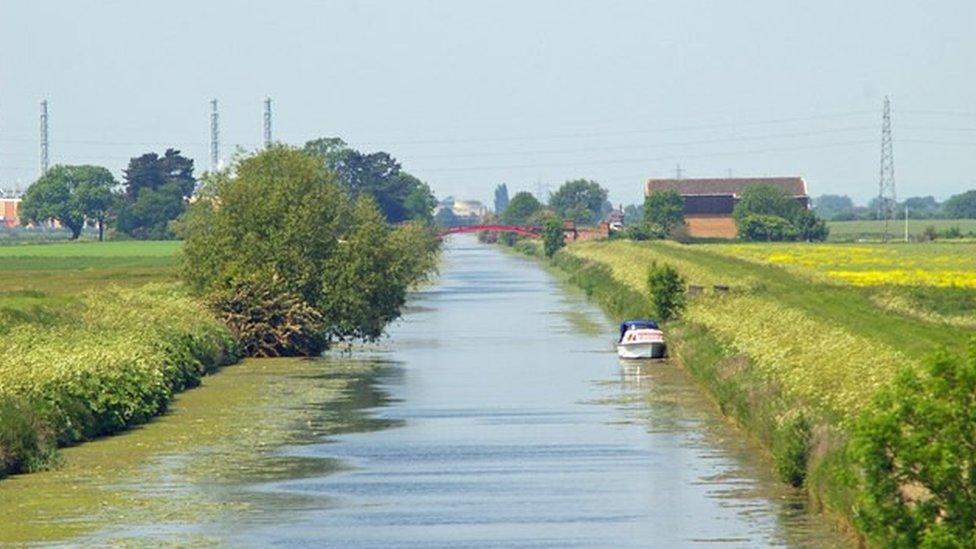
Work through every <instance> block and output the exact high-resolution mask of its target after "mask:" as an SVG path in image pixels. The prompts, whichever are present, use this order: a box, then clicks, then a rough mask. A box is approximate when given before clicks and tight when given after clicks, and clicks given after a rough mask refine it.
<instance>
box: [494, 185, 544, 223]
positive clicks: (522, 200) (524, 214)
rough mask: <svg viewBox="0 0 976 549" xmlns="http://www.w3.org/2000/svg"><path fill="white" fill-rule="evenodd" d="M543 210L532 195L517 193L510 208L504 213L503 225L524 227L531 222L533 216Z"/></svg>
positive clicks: (509, 204) (524, 192) (522, 192)
mask: <svg viewBox="0 0 976 549" xmlns="http://www.w3.org/2000/svg"><path fill="white" fill-rule="evenodd" d="M541 209H542V204H541V203H540V202H539V201H538V200H536V198H535V197H534V196H532V193H529V192H526V191H521V192H518V193H515V196H513V197H512V200H510V201H509V203H508V207H506V208H505V212H504V213H502V223H504V224H506V225H524V224H526V223H528V222H529V220H530V219H531V218H532V216H533V215H535V214H536V213H538V212H539V211H540V210H541Z"/></svg>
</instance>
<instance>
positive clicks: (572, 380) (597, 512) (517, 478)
mask: <svg viewBox="0 0 976 549" xmlns="http://www.w3.org/2000/svg"><path fill="white" fill-rule="evenodd" d="M615 330H616V326H615V325H614V324H612V323H611V322H610V321H609V320H608V319H607V318H606V317H605V315H603V314H602V313H601V312H600V311H599V310H598V309H596V308H595V307H594V306H593V305H592V304H590V303H588V302H587V301H586V299H585V297H584V296H582V295H581V293H580V292H578V291H577V290H575V289H574V288H571V287H568V286H566V285H564V284H562V283H560V282H559V281H557V280H556V279H554V278H553V277H552V276H551V275H549V274H548V273H546V272H545V271H543V270H542V269H540V268H539V266H538V265H537V264H535V263H534V262H533V261H531V260H528V259H525V258H522V257H518V256H514V255H510V254H506V253H504V252H502V251H500V250H498V249H497V248H495V247H491V246H485V245H480V244H478V243H476V242H475V241H474V239H473V238H467V237H454V238H452V239H451V240H450V241H449V242H448V243H447V245H446V250H445V257H444V263H443V265H442V272H441V275H440V277H439V278H438V280H437V281H436V283H435V284H433V285H431V286H429V287H427V288H425V289H423V290H421V291H418V292H417V293H416V294H415V295H413V296H412V297H411V299H410V301H409V303H408V307H407V309H406V310H405V314H404V317H403V319H402V320H401V321H400V322H398V323H397V324H396V325H395V326H393V327H391V329H390V331H389V335H390V337H389V338H387V339H385V340H384V341H383V342H382V343H380V344H379V345H377V346H371V347H368V348H367V349H365V350H355V351H353V352H351V353H341V352H336V353H333V354H330V355H329V356H326V357H324V358H321V359H315V360H295V359H290V360H284V359H280V360H248V361H245V362H244V363H242V364H240V365H237V366H232V367H228V368H226V369H225V370H224V371H223V372H221V373H220V374H218V375H215V376H211V377H209V378H207V379H206V381H205V383H204V386H203V388H202V389H195V390H191V391H188V392H186V393H184V394H183V395H180V396H179V397H178V399H177V400H176V401H175V403H174V406H173V408H172V411H171V412H170V413H168V414H167V415H166V416H164V417H162V418H159V419H157V420H155V421H153V422H152V423H150V424H148V425H146V426H144V427H142V428H138V429H134V430H132V431H129V432H126V433H124V434H121V435H118V436H115V437H109V438H106V439H102V440H99V441H96V442H91V443H87V444H83V445H81V446H78V447H75V448H69V449H66V450H65V451H64V453H63V464H62V466H61V467H60V468H59V469H57V470H54V471H49V472H42V473H36V474H31V475H21V476H17V477H13V478H10V479H6V480H3V481H0V542H50V543H57V544H84V545H93V544H94V545H100V544H134V545H158V544H191V545H205V544H213V545H234V546H238V545H269V544H280V545H313V546H321V545H330V546H343V547H388V546H399V547H425V548H426V547H441V546H445V547H446V546H472V547H511V546H515V547H573V546H605V547H628V546H635V547H647V546H654V547H679V546H696V545H704V546H722V547H757V546H789V547H834V546H843V545H845V543H847V542H846V541H845V540H844V538H843V537H841V536H839V535H838V534H836V533H834V532H833V531H832V530H831V528H829V526H828V524H827V523H828V521H827V520H826V519H825V518H824V517H822V516H820V515H817V514H815V513H811V512H809V511H808V510H807V509H806V504H805V500H804V498H803V497H802V496H801V495H800V494H798V493H796V492H794V491H792V490H790V489H789V488H787V487H785V486H783V485H781V484H779V483H777V482H776V481H775V480H774V479H773V478H772V476H771V474H770V465H769V463H768V462H766V461H764V460H763V459H761V458H759V457H757V456H759V455H761V452H760V451H759V450H758V448H756V447H755V446H753V444H752V443H751V442H750V441H749V439H748V437H746V436H745V434H744V433H742V432H741V431H739V430H737V429H735V428H734V427H732V426H731V425H730V424H729V423H728V422H726V421H725V420H723V419H722V418H721V417H720V416H719V415H718V412H717V410H716V409H715V406H714V405H713V404H712V403H711V402H710V401H709V400H708V398H707V397H706V396H705V395H704V394H703V392H702V390H701V389H700V388H699V387H698V386H697V385H696V384H695V382H694V380H693V379H691V378H690V377H689V376H688V375H687V374H686V373H685V372H684V371H683V370H681V369H680V368H678V367H676V366H675V365H673V364H668V363H663V364H655V365H652V366H649V367H645V368H641V369H639V370H635V369H633V368H630V367H625V366H623V365H622V364H621V363H620V362H619V361H618V359H617V357H616V355H615V353H614V352H613V351H612V346H611V339H612V337H613V336H614V333H615Z"/></svg>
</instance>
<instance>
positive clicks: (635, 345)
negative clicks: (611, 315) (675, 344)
mask: <svg viewBox="0 0 976 549" xmlns="http://www.w3.org/2000/svg"><path fill="white" fill-rule="evenodd" d="M666 351H667V346H666V345H665V343H664V332H662V331H661V330H660V328H658V325H657V322H654V321H653V320H628V321H626V322H624V323H622V324H621V325H620V339H619V340H617V355H618V356H619V357H620V358H664V355H665V353H666Z"/></svg>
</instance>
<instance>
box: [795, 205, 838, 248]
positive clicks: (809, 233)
mask: <svg viewBox="0 0 976 549" xmlns="http://www.w3.org/2000/svg"><path fill="white" fill-rule="evenodd" d="M793 226H794V227H795V228H796V237H797V239H799V240H803V241H805V242H823V241H825V240H827V237H828V236H829V235H830V228H829V227H827V223H826V222H824V220H823V219H821V218H820V217H817V214H815V213H813V212H812V211H810V210H800V213H798V214H797V215H796V217H795V218H794V219H793Z"/></svg>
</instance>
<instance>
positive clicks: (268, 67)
mask: <svg viewBox="0 0 976 549" xmlns="http://www.w3.org/2000/svg"><path fill="white" fill-rule="evenodd" d="M974 29H976V2H974V1H973V0H958V1H945V2H916V1H911V2H909V1H890V0H888V1H881V0H878V1H856V2H853V1H849V0H847V1H824V0H817V1H810V2H793V1H790V2H786V1H782V0H777V1H731V0H730V1H721V2H720V1H713V2H694V1H690V2H689V1H681V2H678V1H670V2H651V1H643V2H640V1H634V2H596V1H593V2H581V1H565V0H562V1H528V0H521V1H483V2H462V1H454V2H448V1H446V0H445V1H436V2H435V1H402V0H398V1H392V0H390V1H384V2H353V1H328V0H278V1H274V2H272V1H265V2H244V1H237V2H234V1H214V0H207V1H182V0H169V1H165V2H159V1H157V2H148V1H137V0H124V1H121V0H120V1H110V0H99V1H91V0H70V1H67V0H66V1H45V0H30V1H28V0H0V186H7V187H9V186H13V185H16V184H20V185H21V186H26V185H27V184H28V183H30V182H31V181H33V180H34V179H35V178H36V177H37V172H38V168H37V164H38V152H37V151H38V143H37V126H38V103H39V101H40V100H41V99H42V98H47V99H48V100H49V101H50V112H51V124H50V125H51V159H52V162H53V163H97V164H103V165H106V166H109V167H110V168H112V169H113V170H115V171H116V172H117V173H118V172H120V170H121V168H122V167H123V166H124V165H125V163H126V161H127V159H128V158H129V157H131V156H135V155H138V154H141V153H143V152H146V151H148V150H157V151H161V150H162V149H163V148H164V147H166V146H174V147H177V148H180V149H182V150H183V151H184V152H186V153H188V154H189V155H191V156H192V157H193V158H195V159H196V161H197V166H198V169H200V170H202V169H205V168H206V167H207V165H208V156H209V155H208V152H207V151H208V143H209V134H208V132H209V121H208V116H209V115H208V112H209V104H208V101H209V100H210V99H211V98H212V97H216V98H218V99H219V100H220V105H221V120H222V126H221V130H222V145H223V151H222V152H223V156H224V157H225V158H226V157H229V155H230V153H231V152H232V148H233V146H234V145H235V144H240V145H241V146H243V147H246V148H255V147H257V146H258V145H259V144H260V140H261V109H262V106H261V102H262V100H263V99H264V97H265V96H270V97H272V98H273V100H274V117H275V125H274V137H275V139H276V140H282V141H286V142H289V143H295V144H300V143H302V142H304V141H305V140H307V139H310V138H314V137H317V136H341V137H343V138H344V139H346V140H347V141H349V142H350V143H351V144H353V145H354V146H356V147H357V148H360V149H362V150H367V151H371V150H376V149H383V150H387V151H390V152H391V153H393V154H394V155H395V156H396V157H398V158H399V159H400V160H401V161H402V163H403V166H404V168H405V169H407V170H409V171H410V172H412V173H414V174H416V175H418V176H419V177H421V178H423V179H424V180H426V181H427V182H429V183H430V185H431V186H432V187H433V189H434V191H435V192H436V193H437V194H438V195H439V196H444V195H448V194H453V195H455V196H457V197H459V198H460V197H470V198H478V199H482V200H484V201H486V202H487V201H488V200H489V199H490V197H491V195H492V189H493V188H494V186H495V185H496V184H497V183H500V182H506V183H508V186H509V188H510V189H511V190H512V191H516V190H523V189H524V190H531V191H536V190H537V189H538V188H542V189H545V188H546V186H547V185H548V186H549V187H550V188H553V189H554V188H555V187H557V186H558V185H559V184H560V183H561V182H563V181H565V180H566V179H570V178H577V177H586V178H592V179H596V180H597V181H599V182H600V183H602V184H603V185H605V186H606V187H608V188H609V189H610V191H611V199H612V200H613V201H614V202H615V203H616V202H624V203H627V202H634V201H636V200H638V199H639V197H640V192H641V184H642V181H643V180H644V179H645V178H647V177H651V176H671V175H673V174H674V172H675V166H676V164H678V163H680V164H681V167H682V169H683V170H684V173H685V174H686V175H687V176H689V177H694V176H701V177H705V176H725V175H727V174H728V173H730V172H731V173H733V174H734V175H737V176H746V175H763V174H768V175H789V174H798V175H802V176H804V177H806V178H807V181H808V182H809V184H810V187H811V192H812V193H813V194H821V193H828V192H829V193H846V194H850V195H852V196H854V197H855V198H856V199H858V200H862V201H863V200H867V199H868V198H869V197H871V196H872V195H873V194H876V192H877V172H878V155H879V143H878V141H879V133H880V118H881V114H880V111H881V103H882V99H883V97H884V95H885V94H888V95H890V96H891V98H892V102H893V107H894V110H895V115H894V127H895V163H896V179H897V182H898V190H899V195H900V196H907V195H916V194H935V195H936V196H940V197H946V196H948V195H950V194H953V193H956V192H959V191H961V190H963V189H965V188H973V187H976V31H974Z"/></svg>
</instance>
